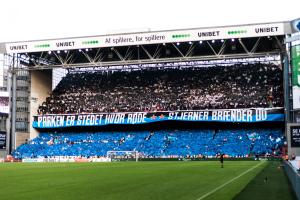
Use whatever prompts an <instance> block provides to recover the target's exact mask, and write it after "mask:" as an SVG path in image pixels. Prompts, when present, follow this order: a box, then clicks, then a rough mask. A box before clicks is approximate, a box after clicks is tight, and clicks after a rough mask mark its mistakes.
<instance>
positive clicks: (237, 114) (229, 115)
mask: <svg viewBox="0 0 300 200" xmlns="http://www.w3.org/2000/svg"><path fill="white" fill-rule="evenodd" d="M211 119H212V121H231V122H240V121H241V122H252V110H231V111H229V110H214V111H212V114H211Z"/></svg>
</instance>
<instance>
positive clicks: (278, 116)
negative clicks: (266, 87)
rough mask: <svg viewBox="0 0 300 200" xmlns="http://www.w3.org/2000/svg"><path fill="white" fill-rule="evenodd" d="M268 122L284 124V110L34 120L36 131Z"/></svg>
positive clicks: (64, 116)
mask: <svg viewBox="0 0 300 200" xmlns="http://www.w3.org/2000/svg"><path fill="white" fill-rule="evenodd" d="M167 120H175V121H198V122H199V121H203V122H247V123H248V122H249V123H250V122H267V121H283V120H284V114H283V108H251V109H221V110H193V111H167V112H123V113H92V114H55V115H53V114H51V115H38V116H34V122H33V127H34V128H59V127H74V126H101V125H107V124H143V123H150V122H157V121H167Z"/></svg>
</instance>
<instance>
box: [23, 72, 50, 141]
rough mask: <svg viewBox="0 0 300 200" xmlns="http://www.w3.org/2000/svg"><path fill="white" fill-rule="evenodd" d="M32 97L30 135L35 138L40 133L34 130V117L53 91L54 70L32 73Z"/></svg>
mask: <svg viewBox="0 0 300 200" xmlns="http://www.w3.org/2000/svg"><path fill="white" fill-rule="evenodd" d="M30 76H31V85H30V91H31V97H30V109H29V110H30V135H29V138H30V139H32V138H35V137H36V136H37V135H38V131H37V130H36V129H34V128H32V122H33V116H34V115H36V114H37V110H38V107H39V106H40V105H42V103H43V102H44V101H45V100H46V98H47V97H48V96H49V94H50V93H51V91H52V70H38V71H31V74H30Z"/></svg>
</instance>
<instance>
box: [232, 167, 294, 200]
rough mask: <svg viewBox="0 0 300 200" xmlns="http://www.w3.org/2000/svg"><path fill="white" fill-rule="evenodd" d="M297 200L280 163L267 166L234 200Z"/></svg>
mask: <svg viewBox="0 0 300 200" xmlns="http://www.w3.org/2000/svg"><path fill="white" fill-rule="evenodd" d="M251 199H255V200H274V199H282V200H294V199H297V197H296V195H295V193H294V191H293V189H292V186H291V185H290V183H289V180H288V177H287V176H286V174H285V172H284V169H283V168H282V167H280V162H268V164H267V166H266V167H265V168H264V169H263V170H262V171H261V172H260V173H258V175H257V176H256V177H255V178H254V179H253V180H252V181H251V182H250V183H249V184H248V185H247V186H246V187H245V188H244V189H243V190H242V191H241V193H239V194H238V195H237V196H236V197H235V198H234V200H251Z"/></svg>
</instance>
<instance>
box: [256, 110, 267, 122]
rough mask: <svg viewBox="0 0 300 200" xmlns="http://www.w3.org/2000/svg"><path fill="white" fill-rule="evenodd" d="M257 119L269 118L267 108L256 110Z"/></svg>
mask: <svg viewBox="0 0 300 200" xmlns="http://www.w3.org/2000/svg"><path fill="white" fill-rule="evenodd" d="M255 118H256V121H263V120H266V119H267V118H268V114H267V111H266V110H256V111H255Z"/></svg>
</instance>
